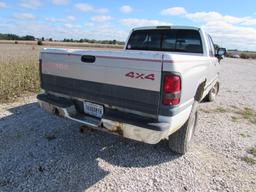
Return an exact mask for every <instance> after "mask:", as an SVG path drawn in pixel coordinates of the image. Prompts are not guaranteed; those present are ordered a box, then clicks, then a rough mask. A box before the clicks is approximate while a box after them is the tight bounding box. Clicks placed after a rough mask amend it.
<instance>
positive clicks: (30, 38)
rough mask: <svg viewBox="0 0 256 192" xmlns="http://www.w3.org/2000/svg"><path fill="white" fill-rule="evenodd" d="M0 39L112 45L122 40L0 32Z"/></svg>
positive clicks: (121, 43) (119, 43)
mask: <svg viewBox="0 0 256 192" xmlns="http://www.w3.org/2000/svg"><path fill="white" fill-rule="evenodd" d="M0 40H14V41H18V40H24V41H35V40H38V41H45V40H47V41H59V42H77V43H99V44H113V45H123V44H124V42H122V41H117V40H95V39H86V38H84V39H80V40H76V39H72V38H71V39H67V38H65V39H63V40H53V39H52V38H48V39H46V38H44V37H42V38H35V37H34V36H32V35H25V36H19V35H15V34H3V33H0Z"/></svg>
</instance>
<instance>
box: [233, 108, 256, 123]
mask: <svg viewBox="0 0 256 192" xmlns="http://www.w3.org/2000/svg"><path fill="white" fill-rule="evenodd" d="M235 113H236V114H238V115H239V116H240V117H236V118H238V119H239V118H240V119H245V120H247V121H249V122H250V123H253V124H256V111H254V110H253V109H252V108H249V107H244V108H243V109H239V110H236V111H235Z"/></svg>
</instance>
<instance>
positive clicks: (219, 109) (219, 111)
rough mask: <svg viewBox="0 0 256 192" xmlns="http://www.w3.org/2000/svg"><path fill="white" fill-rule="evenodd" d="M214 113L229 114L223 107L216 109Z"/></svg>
mask: <svg viewBox="0 0 256 192" xmlns="http://www.w3.org/2000/svg"><path fill="white" fill-rule="evenodd" d="M214 111H215V112H217V113H227V112H229V110H228V109H225V108H223V107H217V108H216V109H215V110H214Z"/></svg>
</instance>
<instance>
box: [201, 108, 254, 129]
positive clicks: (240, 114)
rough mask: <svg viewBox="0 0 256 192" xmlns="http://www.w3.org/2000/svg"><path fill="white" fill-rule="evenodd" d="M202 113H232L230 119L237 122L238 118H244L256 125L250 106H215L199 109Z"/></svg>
mask: <svg viewBox="0 0 256 192" xmlns="http://www.w3.org/2000/svg"><path fill="white" fill-rule="evenodd" d="M200 110H201V111H202V112H204V113H232V114H234V115H232V116H231V120H232V121H233V122H239V120H246V121H248V122H250V123H252V124H255V125H256V111H255V110H254V109H252V108H250V107H244V108H238V107H236V106H233V105H231V106H229V107H227V108H223V107H217V108H215V109H200Z"/></svg>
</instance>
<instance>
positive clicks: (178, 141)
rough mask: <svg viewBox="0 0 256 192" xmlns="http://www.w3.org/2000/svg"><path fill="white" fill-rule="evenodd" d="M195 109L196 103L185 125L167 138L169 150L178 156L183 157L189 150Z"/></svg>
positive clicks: (193, 127)
mask: <svg viewBox="0 0 256 192" xmlns="http://www.w3.org/2000/svg"><path fill="white" fill-rule="evenodd" d="M197 107H198V101H195V102H194V104H193V107H192V110H191V113H190V115H189V118H188V120H187V121H186V123H185V124H184V125H183V126H182V127H181V128H180V129H179V130H178V131H176V132H175V133H173V134H172V135H170V136H169V141H168V143H169V148H170V149H171V150H172V151H174V152H176V153H178V154H182V155H184V154H185V153H186V152H187V151H188V149H189V145H190V143H191V141H192V138H193V135H194V132H195V129H196V125H197V118H198V113H197Z"/></svg>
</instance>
